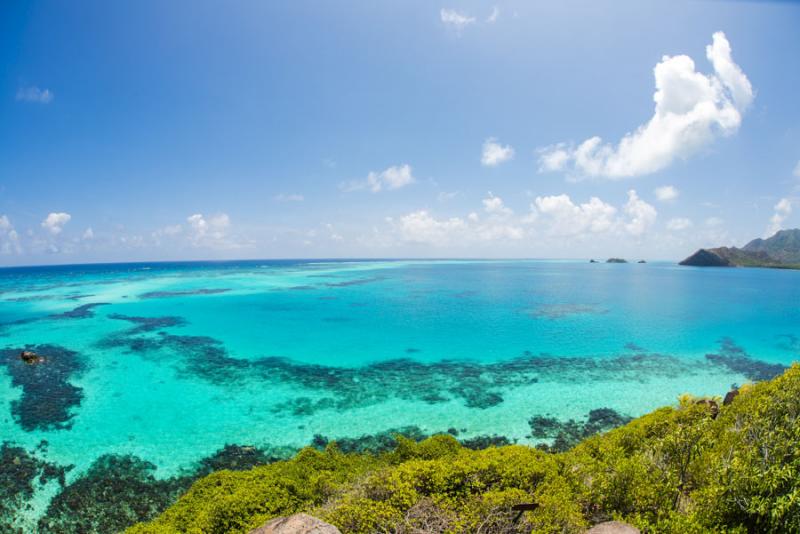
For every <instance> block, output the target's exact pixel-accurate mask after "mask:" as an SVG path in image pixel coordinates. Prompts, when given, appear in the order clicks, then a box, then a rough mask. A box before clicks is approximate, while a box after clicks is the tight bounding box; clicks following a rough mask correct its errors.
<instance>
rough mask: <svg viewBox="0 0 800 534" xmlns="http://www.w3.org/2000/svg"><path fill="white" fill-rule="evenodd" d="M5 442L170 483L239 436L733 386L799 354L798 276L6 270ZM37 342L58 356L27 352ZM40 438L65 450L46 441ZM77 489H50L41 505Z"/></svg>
mask: <svg viewBox="0 0 800 534" xmlns="http://www.w3.org/2000/svg"><path fill="white" fill-rule="evenodd" d="M0 323H1V324H0V345H2V349H3V352H2V357H1V358H0V436H2V441H7V442H11V443H14V444H17V445H20V446H22V447H24V448H25V449H27V450H34V449H36V447H37V446H39V449H38V450H39V451H40V454H41V455H43V456H44V457H45V458H46V460H47V461H50V462H54V463H57V464H60V465H74V466H75V467H74V468H73V469H71V470H70V471H69V473H68V476H67V479H68V480H67V482H69V480H73V479H74V478H75V477H78V476H80V475H81V473H83V472H85V471H86V469H88V468H89V467H90V466H91V465H92V463H93V462H94V461H95V460H96V459H97V458H98V457H100V456H101V455H104V454H110V453H113V454H133V455H135V456H137V457H139V458H142V459H144V460H147V461H149V462H152V463H153V464H155V465H156V466H157V467H158V469H157V470H156V476H160V477H168V476H172V475H173V474H175V473H177V472H179V471H180V470H181V469H184V468H186V467H187V466H190V465H192V464H193V463H195V462H197V461H198V460H199V459H201V458H204V457H206V456H208V455H210V454H212V453H214V452H215V451H217V450H218V449H220V448H221V447H223V446H224V445H225V444H234V443H235V444H247V445H255V446H259V447H267V446H268V447H300V446H304V445H307V444H309V443H310V442H311V441H312V439H313V438H314V436H315V435H316V434H321V435H324V436H326V437H328V438H337V437H356V436H361V435H363V434H370V433H376V432H380V431H384V430H387V429H392V428H399V427H404V426H408V425H415V426H417V427H419V428H420V429H421V430H423V431H424V432H427V433H433V432H443V431H446V430H447V429H451V428H455V429H458V430H459V432H460V434H459V435H460V437H470V436H478V435H492V434H497V435H502V436H506V437H508V438H509V439H510V440H516V441H518V442H520V443H529V444H535V443H536V442H537V440H536V439H534V438H532V437H530V435H531V428H530V425H529V423H528V421H529V419H530V418H531V417H533V416H535V415H546V416H551V417H556V418H558V419H561V420H567V419H576V420H579V419H583V418H585V417H586V414H587V413H588V412H589V411H590V410H592V409H596V408H601V407H602V408H613V409H614V410H616V411H618V412H620V413H621V414H624V415H628V416H637V415H641V414H643V413H645V412H647V411H649V410H652V409H653V408H656V407H658V406H661V405H665V404H671V403H674V402H675V401H676V398H677V397H678V396H679V395H680V394H682V393H684V392H690V393H693V394H696V395H722V394H724V393H725V392H726V391H728V389H729V388H730V387H731V384H742V383H744V382H747V381H751V380H758V379H761V378H765V377H767V376H770V375H772V374H775V372H778V371H779V370H780V366H781V365H789V364H790V363H791V362H792V361H793V360H795V359H798V355H799V354H800V272H798V271H787V270H768V269H713V268H712V269H702V268H691V267H679V266H677V265H674V264H668V263H648V264H589V263H587V262H574V261H246V262H208V263H154V264H117V265H91V266H60V267H38V268H13V269H2V270H0ZM26 347H27V348H29V349H31V350H33V351H34V352H36V353H37V354H39V355H40V356H42V357H43V358H44V361H42V362H40V363H37V364H25V363H24V362H21V360H20V358H19V354H20V351H21V350H23V349H24V348H26ZM42 440H45V441H46V447H43V446H41V442H42ZM57 491H58V486H57V484H54V483H53V484H45V485H43V486H41V487H38V489H37V493H36V496H35V498H34V499H32V501H31V502H32V506H31V508H30V509H29V510H27V511H26V512H25V513H26V514H27V515H29V516H30V517H31V518H33V517H36V516H37V514H41V513H42V511H43V510H44V508H45V507H46V505H47V502H48V500H49V499H50V498H51V497H52V496H53V495H54V494H55V493H56V492H57Z"/></svg>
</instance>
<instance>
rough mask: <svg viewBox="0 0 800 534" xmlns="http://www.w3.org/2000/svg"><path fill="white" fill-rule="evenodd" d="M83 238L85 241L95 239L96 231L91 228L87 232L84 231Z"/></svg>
mask: <svg viewBox="0 0 800 534" xmlns="http://www.w3.org/2000/svg"><path fill="white" fill-rule="evenodd" d="M82 238H83V240H84V241H89V240H90V239H94V230H92V228H91V227H89V228H87V229H86V230H84V232H83V236H82Z"/></svg>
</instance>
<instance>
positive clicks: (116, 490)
mask: <svg viewBox="0 0 800 534" xmlns="http://www.w3.org/2000/svg"><path fill="white" fill-rule="evenodd" d="M295 452H296V449H290V448H276V449H272V448H258V447H252V446H242V445H225V447H223V448H222V449H220V450H218V451H217V452H215V453H214V454H213V455H211V456H209V457H207V458H203V459H202V460H200V461H199V462H198V463H197V464H196V465H195V466H193V467H192V468H190V469H187V470H185V471H184V472H182V473H180V474H178V475H176V476H173V477H168V478H157V477H156V476H155V474H156V470H157V468H156V466H155V465H154V464H152V463H150V462H147V461H145V460H142V459H141V458H138V457H136V456H133V455H116V454H108V455H104V456H101V457H100V458H98V459H97V460H95V461H94V463H93V464H92V465H91V467H90V468H89V469H88V470H87V471H86V472H85V473H83V474H82V475H81V476H80V477H78V478H77V479H75V480H74V481H73V482H72V483H70V484H69V485H66V486H64V485H63V475H62V478H61V480H62V486H63V487H62V489H61V491H60V492H59V493H58V494H57V495H56V496H55V497H54V498H53V500H52V501H51V502H50V505H49V506H48V507H47V510H46V512H45V514H44V516H43V517H42V518H41V519H39V522H38V531H39V532H40V533H41V534H50V533H52V534H72V533H76V534H77V533H84V532H96V533H103V534H104V533H108V534H112V533H116V532H121V531H123V530H125V528H127V527H129V526H130V525H132V524H134V523H136V522H137V521H147V520H149V519H152V518H154V517H156V516H157V515H158V514H159V513H161V512H162V511H164V509H166V508H167V506H169V505H170V504H172V503H173V502H175V500H176V499H177V498H178V497H179V496H180V495H181V494H182V493H183V492H185V491H186V489H188V488H189V486H191V484H192V483H193V482H194V481H195V480H197V479H198V478H201V477H204V476H206V475H209V474H210V473H212V472H215V471H220V470H231V471H239V470H246V469H252V468H254V467H257V466H260V465H265V464H269V463H273V462H276V461H278V460H285V459H286V458H289V457H290V456H291V455H292V454H294V453H295ZM1 476H2V474H0V477H1ZM21 478H22V477H21ZM15 479H16V477H15ZM0 532H4V531H3V527H2V522H0Z"/></svg>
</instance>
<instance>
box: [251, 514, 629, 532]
mask: <svg viewBox="0 0 800 534" xmlns="http://www.w3.org/2000/svg"><path fill="white" fill-rule="evenodd" d="M637 532H638V531H637ZM249 534H342V533H341V531H340V530H339V529H338V528H336V527H334V526H333V525H330V524H328V523H326V522H325V521H321V520H319V519H317V518H316V517H312V516H310V515H308V514H294V515H290V516H289V517H276V518H275V519H272V520H270V521H267V522H266V523H264V524H263V525H261V526H260V527H258V528H257V529H255V530H251V531H250V532H249Z"/></svg>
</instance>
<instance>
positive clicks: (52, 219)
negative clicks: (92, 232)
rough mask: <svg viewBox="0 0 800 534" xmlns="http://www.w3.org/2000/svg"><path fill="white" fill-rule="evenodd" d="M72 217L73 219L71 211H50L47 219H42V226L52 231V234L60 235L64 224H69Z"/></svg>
mask: <svg viewBox="0 0 800 534" xmlns="http://www.w3.org/2000/svg"><path fill="white" fill-rule="evenodd" d="M70 219H72V215H70V214H69V213H63V212H59V213H50V214H48V215H47V217H46V218H45V220H43V221H42V228H44V229H45V230H47V231H48V232H50V233H51V234H52V235H58V234H60V233H61V230H63V229H64V225H65V224H67V223H68V222H69V221H70Z"/></svg>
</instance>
